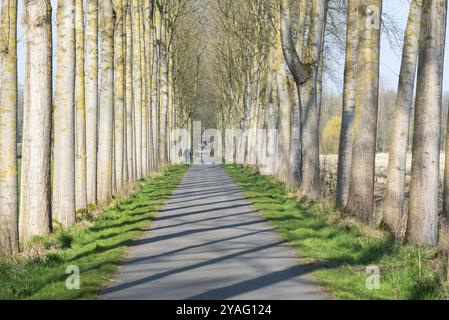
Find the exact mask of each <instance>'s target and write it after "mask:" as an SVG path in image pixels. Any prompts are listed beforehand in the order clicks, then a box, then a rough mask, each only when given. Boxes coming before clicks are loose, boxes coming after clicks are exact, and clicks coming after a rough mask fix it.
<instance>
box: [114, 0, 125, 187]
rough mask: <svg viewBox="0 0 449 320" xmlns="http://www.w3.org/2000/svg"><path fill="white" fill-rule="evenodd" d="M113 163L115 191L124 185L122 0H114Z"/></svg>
mask: <svg viewBox="0 0 449 320" xmlns="http://www.w3.org/2000/svg"><path fill="white" fill-rule="evenodd" d="M114 8H115V17H116V21H115V29H114V152H115V156H114V164H115V186H116V189H117V191H120V190H122V188H123V187H124V179H123V176H124V157H125V155H126V153H125V151H124V150H125V149H124V145H125V140H124V139H125V133H124V130H125V57H124V44H125V43H124V42H125V41H124V31H123V30H124V23H123V21H124V10H123V0H115V1H114Z"/></svg>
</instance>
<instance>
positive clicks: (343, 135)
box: [336, 0, 359, 207]
mask: <svg viewBox="0 0 449 320" xmlns="http://www.w3.org/2000/svg"><path fill="white" fill-rule="evenodd" d="M357 10H358V1H356V0H349V2H348V18H347V21H348V24H347V31H346V56H345V71H344V89H343V108H342V116H341V130H340V145H339V149H338V169H337V195H336V201H337V204H339V205H340V206H342V207H345V206H346V204H347V202H348V196H349V183H350V178H351V160H352V143H353V139H352V131H353V128H354V112H355V98H356V84H357V81H356V75H357V44H358V39H359V29H358V25H357Z"/></svg>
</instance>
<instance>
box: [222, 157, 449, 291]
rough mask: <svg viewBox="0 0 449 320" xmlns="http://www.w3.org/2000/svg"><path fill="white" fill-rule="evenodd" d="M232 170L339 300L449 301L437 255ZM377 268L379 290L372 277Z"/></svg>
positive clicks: (265, 178)
mask: <svg viewBox="0 0 449 320" xmlns="http://www.w3.org/2000/svg"><path fill="white" fill-rule="evenodd" d="M226 169H227V172H228V173H229V174H230V175H231V177H232V178H233V179H234V180H235V181H236V182H237V184H238V185H239V186H240V187H242V188H243V190H244V193H245V195H246V197H247V198H248V200H249V201H250V202H251V203H252V204H253V205H254V206H255V207H256V208H257V209H258V210H259V212H260V213H261V214H262V215H263V217H264V218H266V219H267V221H268V222H270V223H271V224H272V225H273V226H274V228H275V229H276V230H277V231H278V232H279V233H280V234H281V236H282V237H283V238H284V240H285V241H287V243H288V244H290V245H292V246H293V247H295V248H297V250H298V251H299V252H300V254H301V256H302V257H303V258H302V259H301V260H300V262H301V263H310V264H314V265H315V266H316V267H315V268H314V271H313V272H312V274H313V276H314V277H315V279H316V280H318V282H319V283H320V284H321V285H322V286H323V287H325V288H326V289H328V290H329V291H330V292H331V293H332V294H333V296H334V297H335V298H337V299H448V298H449V291H448V290H447V289H444V288H443V286H442V285H441V283H442V282H443V280H442V279H444V268H442V267H441V265H442V264H441V261H440V260H439V257H438V255H437V253H436V251H434V250H431V249H426V248H419V247H413V246H407V245H405V246H403V245H396V244H395V243H394V241H393V240H392V239H391V237H390V236H389V235H388V234H387V233H385V232H382V231H378V230H375V229H371V228H368V227H365V226H363V225H361V224H359V223H358V222H357V221H355V220H353V219H349V218H346V217H345V216H343V215H342V214H341V213H340V212H339V211H338V210H337V208H335V206H333V205H332V204H331V202H327V201H324V200H323V201H319V202H308V203H302V202H300V201H299V200H298V198H297V197H296V196H295V192H294V191H289V190H288V189H287V188H286V187H285V186H284V184H282V183H281V182H278V181H275V180H274V179H273V178H271V177H268V176H261V175H259V174H257V173H255V172H253V171H252V170H251V169H248V168H242V167H241V166H227V167H226ZM367 268H368V269H367ZM376 270H378V271H379V275H380V278H379V283H378V284H379V286H377V283H376V278H375V277H372V276H373V275H374V276H375V275H376V274H375V272H376ZM373 272H374V273H373ZM367 284H368V285H367Z"/></svg>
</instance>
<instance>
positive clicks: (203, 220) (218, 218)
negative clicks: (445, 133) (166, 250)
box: [150, 210, 257, 231]
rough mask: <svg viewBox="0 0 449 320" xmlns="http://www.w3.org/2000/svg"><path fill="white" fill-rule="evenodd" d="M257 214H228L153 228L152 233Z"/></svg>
mask: <svg viewBox="0 0 449 320" xmlns="http://www.w3.org/2000/svg"><path fill="white" fill-rule="evenodd" d="M255 212H257V211H254V210H253V211H247V212H239V213H234V214H228V215H225V216H215V217H211V218H206V219H200V220H193V221H189V222H182V223H177V224H171V225H168V226H163V227H157V228H151V229H150V231H156V230H163V229H170V228H175V227H180V226H186V225H190V224H196V223H201V222H207V221H214V220H220V219H226V218H231V217H237V216H242V215H247V214H251V213H255Z"/></svg>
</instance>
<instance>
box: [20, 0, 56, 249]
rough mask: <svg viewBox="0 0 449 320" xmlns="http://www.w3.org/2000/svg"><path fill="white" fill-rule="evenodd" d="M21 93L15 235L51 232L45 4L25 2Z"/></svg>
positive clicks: (48, 28) (48, 19)
mask: <svg viewBox="0 0 449 320" xmlns="http://www.w3.org/2000/svg"><path fill="white" fill-rule="evenodd" d="M22 21H23V25H24V31H25V90H24V117H23V141H22V150H23V152H22V170H21V193H20V215H19V235H20V239H21V240H22V241H26V240H28V239H30V238H31V237H32V236H34V235H45V234H48V233H50V230H51V193H50V186H51V175H50V171H51V169H50V163H51V160H50V156H51V110H52V36H51V32H52V26H51V4H50V1H49V0H37V1H26V2H25V3H24V8H23V17H22Z"/></svg>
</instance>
